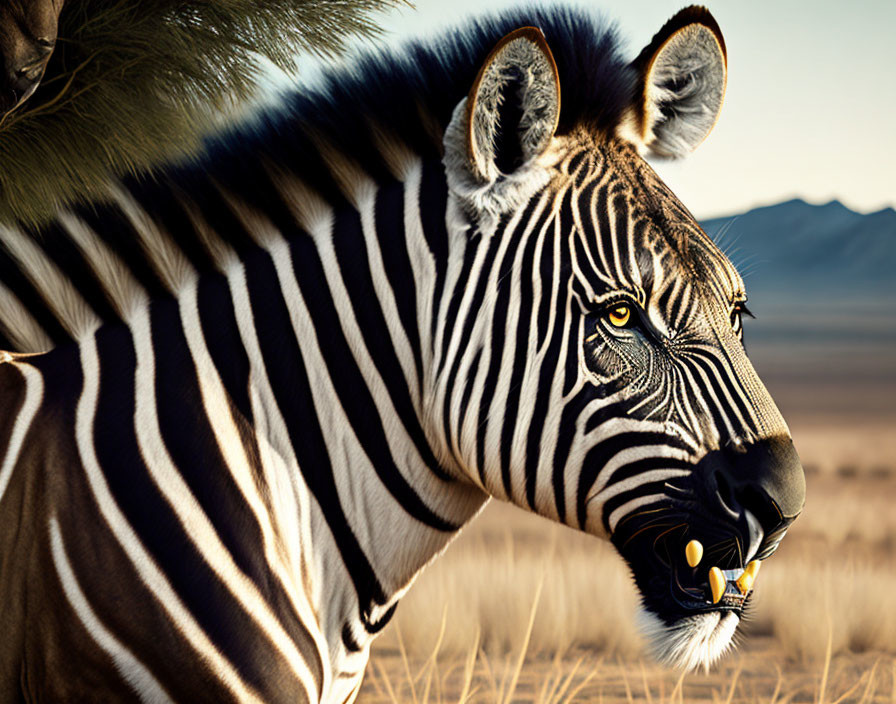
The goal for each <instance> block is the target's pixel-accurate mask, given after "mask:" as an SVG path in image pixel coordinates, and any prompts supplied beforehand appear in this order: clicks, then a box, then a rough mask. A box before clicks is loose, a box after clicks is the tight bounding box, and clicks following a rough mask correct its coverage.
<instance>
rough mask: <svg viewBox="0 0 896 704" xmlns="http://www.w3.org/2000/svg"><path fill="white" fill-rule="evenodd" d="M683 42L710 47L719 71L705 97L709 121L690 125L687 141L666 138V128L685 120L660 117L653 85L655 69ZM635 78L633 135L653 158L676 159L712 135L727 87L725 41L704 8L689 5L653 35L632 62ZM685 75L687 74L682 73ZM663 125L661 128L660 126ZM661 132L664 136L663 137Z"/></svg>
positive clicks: (654, 83)
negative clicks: (634, 130) (719, 78)
mask: <svg viewBox="0 0 896 704" xmlns="http://www.w3.org/2000/svg"><path fill="white" fill-rule="evenodd" d="M684 41H689V42H691V43H692V44H696V43H697V42H703V43H704V44H705V45H707V46H711V47H712V50H711V51H714V52H715V57H714V58H715V60H716V65H715V68H717V70H719V71H721V80H719V81H717V82H716V84H715V85H714V86H713V90H712V92H711V94H707V96H706V101H705V102H706V103H707V104H708V107H709V108H710V109H711V110H712V111H713V114H712V115H711V117H710V119H703V120H701V121H700V124H699V125H692V126H691V127H692V129H689V130H688V131H690V132H691V134H690V135H688V138H687V139H681V138H673V139H670V138H668V133H669V132H671V131H673V130H671V129H670V128H671V127H672V126H673V125H674V124H675V123H676V122H682V121H683V120H684V119H685V118H679V117H673V118H672V119H666V118H665V116H663V114H662V111H661V107H660V103H661V101H660V100H659V97H660V96H659V93H660V92H661V91H662V89H661V88H660V89H658V88H657V85H656V79H657V73H658V67H660V66H661V64H662V63H663V59H665V58H667V56H666V55H667V54H668V53H670V50H674V49H675V48H678V47H676V45H680V44H681V43H682V42H684ZM632 66H633V67H634V69H635V70H636V72H637V74H638V90H637V92H636V104H635V106H634V110H633V113H634V118H635V124H636V128H635V129H636V135H637V137H638V140H639V141H640V143H641V144H642V145H643V146H644V147H646V148H647V149H648V150H650V151H651V152H652V153H653V154H654V155H656V156H660V157H666V158H679V157H683V156H685V155H687V154H688V153H689V152H691V151H693V150H694V149H696V148H697V147H698V146H699V145H700V144H701V143H702V142H703V141H704V140H705V139H706V138H707V137H708V136H709V134H710V132H712V130H713V128H714V127H715V125H716V123H717V122H718V119H719V115H720V112H721V107H722V103H723V101H724V98H725V91H726V88H727V83H728V51H727V48H726V46H725V39H724V37H723V36H722V30H721V29H720V28H719V24H718V22H716V20H715V18H714V17H713V16H712V14H711V13H710V12H709V10H707V9H706V8H705V7H703V6H700V5H691V6H690V7H686V8H684V9H682V10H680V11H679V12H677V13H676V14H675V15H674V16H673V17H672V18H671V19H670V20H669V21H667V22H666V23H665V24H664V25H663V26H662V28H661V29H660V31H659V32H657V33H656V34H655V35H654V37H653V39H652V40H651V41H650V43H649V44H648V45H647V46H646V47H644V49H642V51H641V53H640V54H639V55H638V57H637V58H636V59H635V60H634V61H633V62H632ZM683 73H685V74H686V73H687V71H683ZM664 123H665V124H664ZM664 132H665V133H666V134H664Z"/></svg>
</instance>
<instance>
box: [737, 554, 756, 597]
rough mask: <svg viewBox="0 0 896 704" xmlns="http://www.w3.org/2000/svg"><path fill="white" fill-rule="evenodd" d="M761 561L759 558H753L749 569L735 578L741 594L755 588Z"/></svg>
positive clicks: (748, 566)
mask: <svg viewBox="0 0 896 704" xmlns="http://www.w3.org/2000/svg"><path fill="white" fill-rule="evenodd" d="M759 567H760V562H759V560H753V561H752V562H751V563H750V564H748V565H747V569H745V570H744V573H743V574H742V575H741V576H740V577H738V579H737V580H735V583H736V584H737V588H738V589H740V593H741V594H746V593H747V592H748V591H750V590H751V589H752V588H753V581H754V580H755V579H756V575H757V574H758V573H759Z"/></svg>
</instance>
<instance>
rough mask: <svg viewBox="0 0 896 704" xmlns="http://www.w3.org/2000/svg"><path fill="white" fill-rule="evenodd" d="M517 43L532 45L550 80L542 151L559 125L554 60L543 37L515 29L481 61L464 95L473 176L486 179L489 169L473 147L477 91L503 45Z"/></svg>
mask: <svg viewBox="0 0 896 704" xmlns="http://www.w3.org/2000/svg"><path fill="white" fill-rule="evenodd" d="M518 40H524V41H529V42H531V43H532V44H534V45H535V47H536V48H537V49H538V51H539V52H540V53H541V54H542V55H543V56H544V58H545V59H546V60H547V64H548V67H549V70H550V73H551V75H552V79H553V94H554V95H555V96H556V101H555V103H556V109H555V110H554V115H553V121H552V124H551V126H550V129H549V130H547V131H546V133H545V134H546V139H544V140H543V144H541V145H540V146H541V147H542V148H546V147H547V144H548V143H549V142H550V139H551V137H553V135H554V133H555V132H556V131H557V125H558V124H559V121H560V73H559V71H558V70H557V62H556V61H555V60H554V54H553V53H552V52H551V48H550V47H549V46H548V43H547V40H546V39H545V36H544V33H543V32H542V31H541V30H540V29H539V28H538V27H520V28H519V29H515V30H514V31H512V32H510V33H509V34H507V35H505V36H504V37H503V38H502V39H501V40H500V41H499V42H498V43H497V44H496V45H495V47H494V48H493V49H492V50H491V52H489V55H488V56H487V57H486V59H485V61H483V63H482V66H481V67H480V68H479V72H478V73H477V74H476V80H474V81H473V85H472V87H471V88H470V92H469V94H468V95H467V104H466V114H465V116H464V122H465V124H466V138H465V143H466V151H467V158H468V160H469V164H470V167H471V170H472V171H473V172H474V173H478V174H480V175H481V176H483V177H486V178H487V176H488V175H489V171H490V169H489V168H488V166H487V163H486V159H485V157H484V155H483V154H482V152H481V149H480V148H479V145H478V144H477V140H476V135H475V117H476V114H477V113H476V109H477V106H478V101H479V95H480V90H481V87H482V82H483V80H484V79H485V77H486V75H487V74H488V73H489V71H490V70H491V69H492V67H493V66H494V64H495V62H496V61H497V60H498V59H499V57H500V56H501V55H502V54H503V53H504V51H505V50H506V48H507V45H508V44H510V43H511V42H514V41H518Z"/></svg>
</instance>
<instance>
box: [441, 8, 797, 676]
mask: <svg viewBox="0 0 896 704" xmlns="http://www.w3.org/2000/svg"><path fill="white" fill-rule="evenodd" d="M549 40H550V37H547V39H546V38H545V37H544V36H543V35H542V33H541V32H540V31H539V30H538V29H536V28H533V27H525V28H521V29H518V30H517V31H515V32H513V33H511V34H509V35H507V36H506V37H505V38H504V39H503V40H502V41H501V42H500V43H498V45H497V46H496V47H495V49H494V50H493V51H492V53H491V54H490V55H489V56H488V58H487V59H486V60H485V63H484V64H483V66H482V68H481V70H480V71H479V74H478V76H477V78H476V80H475V82H474V84H473V85H472V88H471V90H470V92H469V95H468V97H467V98H466V99H465V100H463V101H461V102H460V104H458V105H457V107H456V109H455V111H454V114H453V117H452V120H451V123H450V124H449V126H448V129H447V130H446V133H445V142H444V144H445V156H444V163H445V166H446V172H447V176H448V183H449V192H450V197H449V212H448V224H449V234H450V236H451V237H453V238H455V240H456V241H457V242H458V243H460V244H459V245H458V246H459V248H460V249H462V251H463V255H462V256H458V257H457V258H456V261H455V262H453V267H454V269H453V271H451V273H449V276H453V277H455V280H456V282H457V285H456V287H455V290H456V291H458V293H457V294H456V295H455V297H454V298H453V299H452V300H451V301H450V302H449V303H446V304H445V305H444V306H443V318H442V323H443V326H444V329H443V330H442V333H441V335H442V336H441V337H437V340H436V343H437V346H438V343H439V340H441V343H442V344H441V349H442V351H443V357H442V359H441V364H440V366H439V375H438V381H437V385H438V391H437V393H436V397H437V398H438V399H439V400H440V406H441V408H440V411H439V413H440V414H441V416H442V422H443V427H444V432H445V447H444V454H445V455H446V456H448V457H449V458H450V460H451V461H452V462H454V463H455V464H456V466H458V467H459V468H460V471H462V472H464V473H466V474H467V475H468V476H470V477H471V478H472V479H473V481H475V482H476V483H478V484H479V485H480V486H482V487H483V488H484V489H485V490H486V491H488V492H489V493H490V494H492V495H494V496H497V497H499V498H502V499H506V500H509V501H512V502H514V503H517V504H519V505H522V506H524V507H526V508H528V509H530V510H534V511H536V512H537V513H539V514H542V515H544V516H548V517H550V518H552V519H554V520H558V521H561V522H564V523H566V524H569V525H571V526H574V527H576V528H579V529H582V530H585V531H588V532H590V533H592V534H595V535H599V536H604V537H609V538H610V539H611V540H612V542H613V543H614V544H615V545H616V547H617V548H618V550H619V552H620V553H621V554H622V556H623V557H624V558H625V560H626V561H627V562H628V563H629V565H630V567H631V569H632V572H633V574H634V579H635V582H636V583H637V586H638V588H639V590H640V592H641V599H642V604H643V622H644V624H645V630H646V632H647V635H648V638H649V640H650V644H651V646H652V648H653V650H654V652H655V653H656V654H657V656H658V657H659V658H660V659H662V660H665V661H667V662H670V663H673V664H676V665H679V666H682V667H685V668H693V667H696V666H698V665H703V666H707V667H708V665H709V664H710V663H711V662H713V661H714V660H715V659H716V658H717V657H718V656H719V655H720V654H722V653H723V652H724V651H725V650H726V648H727V647H728V645H729V643H730V641H731V638H732V635H733V632H734V629H735V627H736V625H737V623H738V622H739V619H740V617H741V615H742V613H743V608H744V604H745V601H746V599H747V597H748V595H749V593H750V588H751V586H752V579H753V578H754V577H755V572H756V570H757V569H758V565H759V562H758V561H759V560H762V559H764V558H766V557H768V556H769V555H770V554H771V553H772V552H773V551H774V549H775V548H776V547H777V544H778V541H779V540H780V538H781V537H782V536H783V534H784V531H785V530H786V528H787V526H788V525H789V524H790V522H791V521H792V520H793V519H794V518H795V517H796V516H797V515H798V514H799V513H800V511H801V509H802V506H803V502H804V495H805V480H804V475H803V471H802V467H801V465H800V462H799V458H798V457H797V454H796V452H795V451H794V448H793V445H792V442H791V439H790V433H789V431H788V428H787V425H786V424H785V422H784V420H783V419H782V417H781V415H780V413H779V412H778V410H777V408H776V406H775V404H774V402H773V401H772V399H771V397H770V396H769V394H768V392H767V391H766V389H765V388H764V386H763V385H762V382H761V381H760V380H759V378H758V376H757V374H756V372H755V371H754V369H753V367H752V366H751V364H750V361H749V360H748V358H747V354H746V351H745V349H744V345H743V333H742V327H741V325H742V323H741V318H742V316H743V315H744V314H747V313H748V311H747V308H746V305H745V304H746V299H747V293H746V290H745V288H744V284H743V281H742V280H741V278H740V276H739V275H738V273H737V271H736V270H735V268H734V267H733V266H732V265H731V263H730V262H729V261H728V260H727V259H726V257H725V255H724V254H723V253H722V252H721V251H720V250H719V248H718V247H716V245H715V244H714V243H713V242H712V240H711V239H710V238H709V237H708V236H707V235H706V233H704V232H703V230H702V229H701V228H700V226H699V225H698V223H697V222H696V221H695V219H694V218H693V216H692V215H691V214H690V213H689V212H688V210H687V209H686V208H685V207H684V206H683V205H681V203H679V201H678V200H677V199H676V197H675V196H674V195H673V194H672V193H671V192H670V191H669V189H668V188H667V187H666V186H665V185H664V184H663V183H662V181H661V180H660V179H659V177H658V176H657V175H656V174H655V173H654V172H653V171H652V170H651V168H650V167H649V166H648V165H647V163H646V162H645V161H644V160H643V159H642V157H641V156H640V153H641V152H642V151H646V152H650V153H652V154H654V155H659V156H665V157H677V156H681V155H683V154H684V153H686V152H688V151H690V150H691V149H693V148H694V147H695V146H697V145H698V144H699V143H700V142H701V141H703V139H704V138H705V137H706V135H707V134H708V133H709V131H710V130H711V129H712V127H713V125H714V124H715V121H716V117H717V115H718V112H719V109H720V107H721V104H722V100H723V96H724V90H725V83H726V54H725V45H724V41H723V39H722V36H721V33H720V31H719V28H718V25H717V24H716V22H715V20H714V19H713V18H712V17H711V15H710V14H709V13H708V12H707V11H706V10H705V9H702V8H688V9H686V10H683V11H682V12H680V13H679V14H678V15H676V16H675V17H674V18H673V19H672V20H670V21H669V22H668V23H667V24H666V25H665V26H664V27H663V28H662V29H661V30H660V32H659V33H658V34H657V35H656V36H655V37H654V39H653V40H652V42H651V43H650V44H649V45H648V46H647V47H646V48H645V49H644V50H643V51H642V52H641V54H640V55H639V56H638V58H637V59H636V60H635V61H634V62H633V63H631V64H630V65H628V66H626V67H624V68H625V70H624V71H623V74H622V75H621V76H617V78H616V82H615V83H613V82H605V83H604V87H605V88H606V89H607V90H609V91H611V92H612V91H615V93H616V94H615V95H611V96H608V97H607V99H608V101H609V102H612V101H613V100H618V99H619V95H620V94H622V95H623V96H624V99H625V101H626V104H625V106H624V109H622V110H620V111H619V114H618V116H617V118H616V119H613V120H607V118H606V115H604V116H601V115H600V110H601V106H600V105H586V106H583V105H581V104H575V103H574V104H573V105H571V106H569V107H567V106H566V105H564V104H563V94H564V92H565V88H563V85H564V81H565V80H570V79H567V78H566V77H565V76H564V71H570V72H572V73H573V74H574V73H575V67H573V66H570V65H569V61H568V59H567V60H566V61H565V65H564V63H559V64H558V62H556V61H555V58H554V56H553V55H552V52H551V49H550V47H549ZM587 58H588V57H587V52H585V55H584V57H583V58H582V60H585V59H587ZM581 94H582V91H581V90H578V91H577V92H576V95H577V96H581ZM601 97H602V96H600V95H596V96H595V98H596V100H597V101H600V100H601ZM579 102H581V101H579ZM577 111H578V112H577ZM473 409H476V410H473ZM596 579H597V577H596Z"/></svg>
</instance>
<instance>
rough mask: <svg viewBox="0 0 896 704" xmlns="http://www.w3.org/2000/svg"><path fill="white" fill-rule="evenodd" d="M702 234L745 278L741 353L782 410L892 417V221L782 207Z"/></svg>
mask: <svg viewBox="0 0 896 704" xmlns="http://www.w3.org/2000/svg"><path fill="white" fill-rule="evenodd" d="M701 224H702V225H703V228H704V229H705V230H706V231H707V233H709V234H710V235H711V236H712V237H713V239H714V240H715V241H716V242H717V243H718V244H719V246H720V247H721V248H722V249H723V250H724V251H725V253H726V254H727V255H728V256H729V258H730V259H731V260H732V261H733V262H734V264H735V266H737V268H738V270H739V271H740V272H741V274H742V276H743V277H744V282H745V283H746V287H747V294H748V296H749V303H748V306H749V308H750V309H751V311H753V312H754V313H755V314H756V320H746V321H745V325H744V333H745V340H746V345H747V351H748V352H749V353H750V357H751V358H752V359H753V362H754V364H755V365H756V368H757V369H758V370H759V371H760V374H761V376H762V378H763V380H764V381H766V383H767V384H769V386H770V388H772V389H773V391H774V395H775V398H776V399H777V400H778V401H779V404H781V403H782V402H783V404H782V406H783V407H787V408H788V409H789V410H791V411H793V410H801V411H813V412H814V411H826V412H830V413H838V414H843V413H847V412H848V413H854V412H858V411H857V409H860V410H861V411H862V412H866V413H867V412H871V411H873V412H874V413H875V414H876V415H877V416H879V415H880V414H881V413H886V414H888V415H889V417H892V415H893V414H896V211H894V210H893V209H892V208H885V209H883V210H879V211H877V212H874V213H869V214H866V215H863V214H861V213H857V212H854V211H853V210H850V209H849V208H847V207H846V206H844V205H843V204H842V203H840V202H838V201H831V202H830V203H826V204H824V205H811V204H809V203H806V202H805V201H803V200H789V201H786V202H783V203H778V204H776V205H770V206H766V207H761V208H755V209H753V210H750V211H748V212H746V213H743V214H740V215H734V216H730V217H723V218H713V219H709V220H705V221H703V222H702V223H701Z"/></svg>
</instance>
